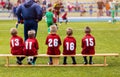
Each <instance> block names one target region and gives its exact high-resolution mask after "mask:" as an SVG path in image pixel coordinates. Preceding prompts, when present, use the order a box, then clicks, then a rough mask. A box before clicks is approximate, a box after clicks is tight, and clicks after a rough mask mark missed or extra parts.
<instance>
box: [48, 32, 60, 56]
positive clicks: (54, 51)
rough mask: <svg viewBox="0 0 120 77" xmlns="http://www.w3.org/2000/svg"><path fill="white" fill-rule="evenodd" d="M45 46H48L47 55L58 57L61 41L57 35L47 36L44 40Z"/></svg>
mask: <svg viewBox="0 0 120 77" xmlns="http://www.w3.org/2000/svg"><path fill="white" fill-rule="evenodd" d="M46 45H47V46H48V49H47V54H48V55H60V49H59V47H60V45H61V39H60V37H59V35H57V34H49V35H48V36H47V38H46Z"/></svg>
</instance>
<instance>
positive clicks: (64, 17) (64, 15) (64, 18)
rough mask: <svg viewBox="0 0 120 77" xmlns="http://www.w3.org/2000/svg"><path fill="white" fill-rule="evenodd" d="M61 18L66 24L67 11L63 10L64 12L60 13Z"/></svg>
mask: <svg viewBox="0 0 120 77" xmlns="http://www.w3.org/2000/svg"><path fill="white" fill-rule="evenodd" d="M62 20H63V21H65V23H66V24H67V22H68V18H67V11H65V13H64V14H63V15H62ZM61 23H62V22H61Z"/></svg>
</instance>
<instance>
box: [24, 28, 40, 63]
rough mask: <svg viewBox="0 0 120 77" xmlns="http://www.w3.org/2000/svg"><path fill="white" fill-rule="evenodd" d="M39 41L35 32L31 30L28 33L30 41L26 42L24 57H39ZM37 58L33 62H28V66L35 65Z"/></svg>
mask: <svg viewBox="0 0 120 77" xmlns="http://www.w3.org/2000/svg"><path fill="white" fill-rule="evenodd" d="M38 49H39V45H38V41H37V39H36V38H35V31H34V30H30V31H28V39H27V40H26V41H25V47H24V55H26V56H35V55H38ZM36 59H37V57H34V58H33V60H32V62H31V63H30V62H28V64H32V65H34V64H35V61H36Z"/></svg>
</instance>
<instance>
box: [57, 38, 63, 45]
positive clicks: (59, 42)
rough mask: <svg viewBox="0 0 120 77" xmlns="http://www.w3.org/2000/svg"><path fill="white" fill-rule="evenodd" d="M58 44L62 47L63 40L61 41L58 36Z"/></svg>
mask: <svg viewBox="0 0 120 77" xmlns="http://www.w3.org/2000/svg"><path fill="white" fill-rule="evenodd" d="M58 40H59V41H58V43H59V45H61V44H62V43H61V39H60V37H59V36H58Z"/></svg>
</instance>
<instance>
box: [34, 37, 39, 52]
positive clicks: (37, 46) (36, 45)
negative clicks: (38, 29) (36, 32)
mask: <svg viewBox="0 0 120 77" xmlns="http://www.w3.org/2000/svg"><path fill="white" fill-rule="evenodd" d="M35 47H36V49H37V50H38V49H39V44H38V41H37V39H35Z"/></svg>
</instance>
